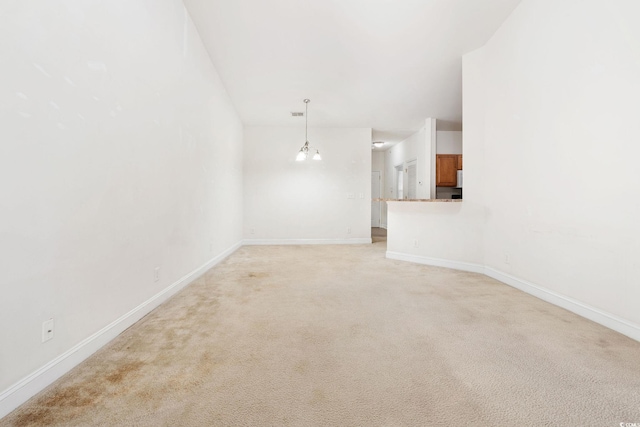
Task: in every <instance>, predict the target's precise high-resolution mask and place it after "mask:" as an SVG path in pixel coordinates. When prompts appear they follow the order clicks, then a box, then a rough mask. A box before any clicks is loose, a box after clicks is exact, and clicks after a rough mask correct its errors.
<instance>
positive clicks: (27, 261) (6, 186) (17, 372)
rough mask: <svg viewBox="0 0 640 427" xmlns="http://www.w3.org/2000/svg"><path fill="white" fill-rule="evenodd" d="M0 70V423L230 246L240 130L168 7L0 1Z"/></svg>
mask: <svg viewBox="0 0 640 427" xmlns="http://www.w3.org/2000/svg"><path fill="white" fill-rule="evenodd" d="M0 58H1V63H2V66H1V68H2V78H1V79H0V140H1V141H2V143H1V144H0V194H2V197H0V215H1V219H2V220H1V221H0V236H1V238H0V272H1V273H0V289H2V298H0V343H2V344H1V345H0V416H2V415H4V414H5V413H6V412H7V411H8V410H10V409H12V407H13V406H15V405H16V404H19V403H21V399H22V400H23V399H24V398H25V397H28V396H29V393H33V391H34V387H35V388H36V389H37V387H39V386H42V385H43V383H42V381H44V380H42V381H41V383H40V384H39V385H35V386H33V384H35V383H37V382H38V381H39V380H38V378H40V377H38V378H35V379H34V381H32V382H26V383H20V387H14V388H11V386H12V385H14V384H17V382H18V381H19V380H21V379H22V378H24V377H25V376H27V375H29V374H31V373H33V372H34V371H35V370H37V369H38V368H41V367H43V366H44V365H45V364H47V363H48V362H51V361H54V360H56V363H58V362H60V363H58V364H57V365H55V366H53V368H52V370H53V371H55V370H56V369H63V368H60V367H61V366H62V367H64V366H66V367H67V368H68V367H70V366H69V363H71V365H72V364H73V363H75V362H77V361H78V357H81V356H82V357H85V356H86V355H87V354H86V351H89V350H87V349H88V348H92V349H93V350H95V347H91V345H95V343H96V342H98V341H100V339H98V338H96V336H95V335H93V334H95V333H96V332H98V331H100V330H101V329H102V328H105V327H107V326H108V325H111V326H112V327H113V328H112V329H110V331H111V332H109V333H110V334H111V335H113V334H117V332H119V330H118V328H122V327H126V326H128V324H130V323H132V322H133V321H135V320H136V318H137V317H139V316H141V315H143V314H145V310H148V309H150V308H153V307H152V306H151V305H148V306H145V307H142V308H141V306H140V305H141V304H144V303H145V302H149V301H150V299H151V298H152V297H154V296H156V295H158V294H159V293H160V292H161V291H163V290H165V289H167V288H168V287H169V286H171V285H172V284H176V283H183V282H184V281H183V282H179V281H180V279H181V278H183V277H184V276H185V275H187V274H189V273H191V272H194V271H197V269H198V268H200V267H202V266H203V265H205V264H207V263H208V262H209V261H210V260H212V259H215V258H216V256H218V255H221V254H225V253H226V251H228V250H229V249H230V248H233V247H234V245H236V244H238V243H239V242H240V241H241V237H242V235H241V231H242V228H241V227H242V225H241V224H242V196H241V193H242V173H241V168H242V125H241V123H240V121H239V119H238V116H237V115H236V113H235V110H234V108H233V106H232V105H231V103H230V101H229V99H228V96H227V94H226V92H225V89H224V87H223V85H222V83H221V82H220V80H219V78H218V75H217V73H216V71H215V69H214V68H213V66H212V64H211V62H210V60H209V57H208V55H207V53H206V51H205V50H204V48H203V46H202V44H201V41H200V39H199V37H198V34H197V33H196V31H195V28H194V26H193V25H192V23H191V20H190V19H189V16H188V15H187V13H186V11H185V9H184V6H183V4H182V2H180V1H179V0H156V1H153V2H149V1H142V0H113V1H108V2H87V1H83V0H67V1H64V2H50V1H46V0H32V1H28V2H26V1H15V2H4V4H3V5H2V6H0ZM155 267H160V273H159V280H158V281H157V282H156V281H154V268H155ZM168 294H169V293H168ZM159 300H160V299H158V300H154V301H155V302H156V303H157V302H158V301H159ZM136 307H138V308H139V309H138V311H136V312H135V313H133V314H132V315H131V316H130V317H128V318H127V319H125V320H123V321H121V322H120V323H118V324H117V325H115V326H114V324H113V323H112V322H114V321H116V320H117V319H119V318H120V316H123V315H125V314H126V313H132V312H131V310H134V309H136ZM136 316H137V317H136ZM50 317H53V318H54V324H55V332H54V333H55V336H54V338H53V339H52V340H51V341H48V342H46V343H41V327H42V322H43V321H44V320H46V319H49V318H50ZM102 332H104V330H102ZM104 333H105V334H106V335H104V334H103V335H101V336H102V339H104V336H107V335H109V333H106V332H104ZM89 337H93V338H92V339H93V341H91V342H92V344H91V345H89V344H87V346H85V347H83V348H74V351H75V353H73V354H71V356H69V357H70V359H69V360H67V359H65V360H66V361H60V359H56V358H59V357H60V356H61V355H69V354H70V353H66V352H68V351H69V350H70V349H72V348H73V347H74V346H76V345H78V344H79V343H87V341H83V340H86V339H88V338H89ZM83 352H84V353H83ZM79 355H81V356H79ZM53 371H47V372H48V374H46V375H44V374H43V377H42V378H44V376H47V378H48V379H49V380H51V379H52V376H53V377H55V375H58V374H59V371H56V372H57V374H55V375H54V374H52V373H51V372H53ZM36 377H37V375H36ZM44 382H46V381H44ZM30 384H31V385H30ZM44 385H46V384H44ZM3 390H4V393H3ZM35 391H37V390H35ZM18 395H19V396H18Z"/></svg>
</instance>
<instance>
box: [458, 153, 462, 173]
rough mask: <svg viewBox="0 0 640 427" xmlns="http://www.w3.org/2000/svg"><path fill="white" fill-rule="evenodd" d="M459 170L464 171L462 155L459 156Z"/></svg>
mask: <svg viewBox="0 0 640 427" xmlns="http://www.w3.org/2000/svg"><path fill="white" fill-rule="evenodd" d="M458 170H459V171H461V170H462V154H458Z"/></svg>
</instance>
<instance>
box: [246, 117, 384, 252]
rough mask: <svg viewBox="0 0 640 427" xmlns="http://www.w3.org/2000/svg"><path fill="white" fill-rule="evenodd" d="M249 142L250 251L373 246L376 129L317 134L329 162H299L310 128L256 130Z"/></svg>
mask: <svg viewBox="0 0 640 427" xmlns="http://www.w3.org/2000/svg"><path fill="white" fill-rule="evenodd" d="M244 137H245V139H244V141H245V144H244V171H245V172H244V238H245V239H247V241H248V243H257V244H260V243H289V242H290V243H302V242H303V241H305V242H306V243H316V242H334V243H363V242H370V241H371V129H368V128H367V129H365V128H357V129H355V128H354V129H349V128H339V129H338V128H309V141H310V143H311V145H313V146H315V147H317V148H318V149H319V150H320V154H321V155H322V160H321V161H312V160H307V161H304V162H296V161H295V158H296V154H297V152H298V150H299V149H300V147H301V146H302V144H303V143H304V128H299V127H251V126H248V127H245V130H244ZM349 194H352V195H353V197H354V198H352V199H349V198H348V195H349ZM349 229H350V230H351V232H350V233H349V232H348V230H349Z"/></svg>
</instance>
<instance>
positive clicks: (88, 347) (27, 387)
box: [0, 242, 242, 418]
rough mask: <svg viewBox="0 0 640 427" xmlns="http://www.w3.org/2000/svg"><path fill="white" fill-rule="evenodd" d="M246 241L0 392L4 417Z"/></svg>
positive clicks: (0, 411)
mask: <svg viewBox="0 0 640 427" xmlns="http://www.w3.org/2000/svg"><path fill="white" fill-rule="evenodd" d="M241 245H242V242H238V243H236V244H234V245H233V246H231V247H230V248H229V249H227V250H225V251H224V252H222V253H221V254H219V255H218V256H216V257H215V258H213V259H211V260H210V261H208V262H207V263H206V264H204V265H202V266H201V267H199V268H197V269H195V270H194V271H192V272H191V273H189V274H187V275H186V276H184V277H182V278H181V279H179V280H178V281H176V282H175V283H173V284H172V285H170V286H169V287H167V288H165V289H164V290H162V291H160V292H159V293H157V294H156V295H154V296H152V297H151V298H149V299H148V300H147V301H145V302H143V303H142V304H140V305H139V306H137V307H136V308H134V309H133V310H131V311H129V312H128V313H126V314H124V315H123V316H121V317H119V318H118V319H116V320H114V321H113V322H111V323H110V324H109V325H107V326H105V327H104V328H102V329H100V330H99V331H98V332H96V333H94V334H93V335H91V336H90V337H88V338H86V339H84V340H82V341H81V342H80V343H78V344H76V345H75V346H73V347H72V348H71V349H69V350H67V351H66V352H64V353H63V354H61V355H60V356H58V357H56V358H55V359H53V360H52V361H50V362H49V363H47V364H46V365H44V366H42V367H41V368H39V369H37V370H36V371H34V372H32V373H31V374H29V375H27V376H26V377H25V378H23V379H22V380H20V381H18V382H17V383H15V384H14V385H12V386H11V387H9V388H8V389H6V390H5V391H3V392H2V393H0V418H2V417H4V416H5V415H7V414H9V413H10V412H11V411H13V410H14V409H16V408H17V407H18V406H20V405H22V404H23V403H24V402H26V401H27V400H29V399H30V398H31V397H33V396H35V395H36V394H37V393H39V392H40V391H42V390H44V389H45V388H46V387H47V386H49V385H50V384H52V383H53V382H54V381H55V380H57V379H58V378H60V377H61V376H62V375H64V374H66V373H67V372H69V371H70V370H71V369H72V368H74V367H75V366H77V365H78V364H80V363H81V362H83V361H84V360H85V359H87V358H88V357H89V356H91V355H92V354H93V353H95V352H96V351H98V350H99V349H100V348H102V347H103V346H105V345H106V344H107V343H109V341H111V340H112V339H114V338H115V337H117V336H118V335H119V334H121V333H122V332H123V331H124V330H125V329H127V328H128V327H130V326H131V325H133V324H134V323H136V322H137V321H138V320H140V319H142V318H143V317H144V316H146V315H147V314H148V313H150V312H151V311H152V310H153V309H155V308H156V307H158V306H159V305H160V304H162V303H163V302H165V301H166V300H168V299H169V298H170V297H172V296H173V295H175V294H176V293H177V292H178V291H180V290H181V289H183V288H184V287H186V286H187V285H188V284H190V283H191V282H193V281H194V280H196V279H197V278H198V277H200V276H202V275H203V274H204V273H205V272H206V271H207V270H209V269H210V268H211V267H213V266H215V265H216V264H218V263H220V262H221V261H222V260H224V259H225V258H226V257H228V256H229V255H231V254H232V253H233V252H235V251H236V250H237V249H238V248H239V247H240V246H241Z"/></svg>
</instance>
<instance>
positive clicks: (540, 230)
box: [465, 0, 640, 324]
mask: <svg viewBox="0 0 640 427" xmlns="http://www.w3.org/2000/svg"><path fill="white" fill-rule="evenodd" d="M482 55H483V56H484V59H483V60H484V63H485V69H484V70H483V72H484V73H485V78H484V81H483V83H482V84H484V85H485V86H486V92H485V93H486V98H485V103H484V108H483V111H482V113H483V114H484V120H485V161H486V167H485V169H486V171H487V174H486V190H485V192H486V203H487V206H488V207H489V208H490V212H489V215H488V216H487V224H486V233H487V235H491V236H492V238H491V239H490V240H489V239H488V240H487V241H486V246H485V256H486V263H487V265H488V266H490V267H493V268H496V269H500V270H502V271H505V272H507V273H509V274H511V275H514V276H516V277H518V278H521V279H524V280H527V281H530V282H532V283H535V284H538V285H539V286H541V287H544V288H545V289H548V290H551V291H553V292H555V293H558V294H560V295H563V296H568V297H570V298H574V299H576V300H578V301H581V302H583V303H586V304H588V305H590V306H592V307H595V308H597V309H601V310H603V311H605V312H608V313H612V314H614V315H617V316H619V317H621V318H623V319H626V320H629V321H631V322H634V323H636V324H640V311H638V306H637V301H640V286H639V283H640V263H639V262H637V260H638V259H640V239H639V238H638V237H639V236H640V222H639V221H638V218H640V201H638V198H637V197H635V196H634V195H637V194H640V169H639V168H638V166H637V159H638V157H639V156H640V146H639V145H638V141H640V121H639V120H638V112H639V111H640V78H639V76H640V62H639V60H638V58H640V2H638V1H636V0H607V1H604V0H565V1H561V2H557V1H553V0H546V1H530V0H525V1H523V2H522V4H521V5H520V6H519V7H518V8H517V9H516V11H515V12H514V13H513V14H512V16H511V17H510V18H509V19H508V20H507V22H505V24H504V25H503V26H502V28H501V29H500V30H499V31H498V32H497V33H496V35H495V36H494V37H493V39H492V40H491V41H490V42H489V43H488V44H487V45H486V46H485V47H484V49H483V52H482ZM476 114H481V113H480V112H476ZM465 166H466V165H465ZM505 256H508V257H509V263H507V262H505Z"/></svg>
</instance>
